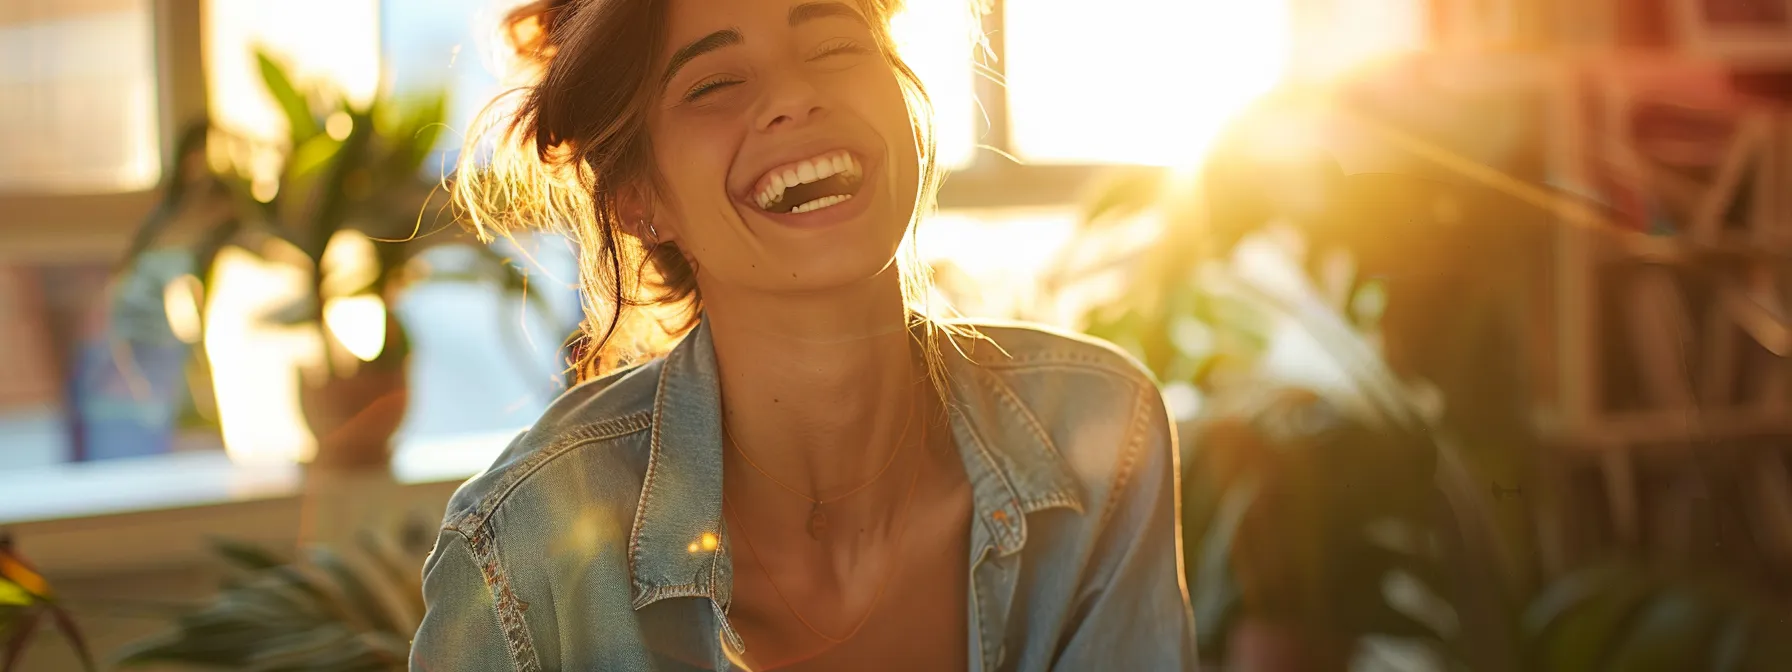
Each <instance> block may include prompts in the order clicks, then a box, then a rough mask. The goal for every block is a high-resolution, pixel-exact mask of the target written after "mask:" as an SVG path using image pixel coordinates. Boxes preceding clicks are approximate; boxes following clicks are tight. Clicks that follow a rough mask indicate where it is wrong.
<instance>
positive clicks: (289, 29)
mask: <svg viewBox="0 0 1792 672" xmlns="http://www.w3.org/2000/svg"><path fill="white" fill-rule="evenodd" d="M204 20H205V55H206V56H205V70H206V72H205V79H206V88H207V90H208V92H209V95H208V97H209V102H210V106H211V113H212V118H213V120H214V121H215V122H216V123H217V124H218V125H219V126H222V127H224V128H226V129H230V130H232V131H234V132H237V133H242V134H246V135H250V136H253V137H260V138H268V139H275V138H280V137H284V133H285V129H286V119H285V117H284V116H282V115H281V113H280V108H279V107H277V106H276V105H275V103H274V100H273V99H272V98H271V97H269V96H268V94H267V93H266V89H265V87H264V86H263V85H262V79H261V70H260V69H259V68H258V67H257V65H256V62H255V50H256V49H257V48H263V49H266V50H268V51H269V52H271V53H272V54H273V55H274V56H275V57H276V58H279V59H281V60H283V61H284V62H285V63H286V64H287V65H288V67H291V68H293V69H294V71H295V76H296V77H298V78H299V79H301V80H310V81H325V82H329V83H331V84H333V85H334V86H337V87H340V88H341V89H342V91H343V92H345V93H346V94H347V95H349V96H351V97H353V98H355V99H357V100H362V101H364V100H366V99H367V98H368V97H370V96H372V95H373V93H374V90H375V89H376V88H377V87H378V85H379V76H380V54H379V44H380V43H379V4H378V0H309V1H308V2H290V1H288V0H206V2H205V19H204Z"/></svg>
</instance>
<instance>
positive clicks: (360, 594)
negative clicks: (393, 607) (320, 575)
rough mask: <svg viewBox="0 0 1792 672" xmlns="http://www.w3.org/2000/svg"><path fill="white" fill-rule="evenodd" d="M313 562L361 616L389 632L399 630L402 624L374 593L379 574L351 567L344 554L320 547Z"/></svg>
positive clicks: (375, 626)
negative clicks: (344, 558)
mask: <svg viewBox="0 0 1792 672" xmlns="http://www.w3.org/2000/svg"><path fill="white" fill-rule="evenodd" d="M311 562H312V564H315V565H317V567H318V568H320V569H322V570H324V572H325V573H327V574H328V575H329V576H330V578H331V579H332V580H333V583H334V584H335V585H336V587H337V588H339V589H340V590H341V592H342V594H343V596H344V597H345V598H346V599H347V601H348V605H349V607H350V608H352V609H354V612H355V614H356V615H357V616H359V617H360V618H364V619H366V621H367V622H368V623H369V624H371V625H372V626H373V627H374V628H375V629H377V630H381V631H385V632H398V631H399V630H401V629H402V628H401V627H399V625H398V623H397V622H396V621H395V620H394V619H393V617H392V614H391V613H389V612H388V611H387V608H386V606H385V605H384V604H383V603H381V602H380V599H379V597H378V596H377V595H375V594H374V585H375V584H377V583H378V581H379V579H378V577H374V576H363V575H362V574H361V573H360V572H357V571H356V570H355V569H354V568H352V567H350V566H349V565H348V563H347V562H345V561H344V560H343V559H342V557H341V556H338V555H337V554H335V553H334V552H331V551H330V550H328V549H321V548H320V549H317V550H315V551H313V552H312V554H311Z"/></svg>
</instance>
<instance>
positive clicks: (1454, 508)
mask: <svg viewBox="0 0 1792 672" xmlns="http://www.w3.org/2000/svg"><path fill="white" fill-rule="evenodd" d="M1219 147H1220V150H1219V152H1218V153H1217V154H1216V157H1215V158H1214V159H1213V160H1212V161H1211V162H1210V164H1209V167H1208V169H1207V171H1206V173H1205V174H1204V175H1203V177H1202V181H1201V182H1200V183H1197V184H1189V183H1183V184H1177V183H1172V182H1168V181H1167V180H1166V175H1165V174H1163V173H1156V172H1130V173H1125V174H1122V175H1121V176H1119V177H1118V178H1117V179H1116V180H1114V181H1113V182H1112V183H1111V184H1108V185H1105V187H1104V188H1103V189H1101V190H1099V191H1098V192H1097V193H1096V195H1095V197H1094V198H1093V199H1091V201H1090V203H1091V206H1090V208H1089V210H1088V212H1087V214H1086V216H1085V219H1084V223H1083V227H1082V232H1083V234H1085V235H1089V236H1103V235H1107V232H1109V231H1112V230H1115V224H1116V223H1119V222H1131V221H1134V220H1135V219H1136V218H1135V217H1133V216H1134V215H1138V214H1141V213H1148V214H1150V215H1153V216H1155V218H1156V220H1157V221H1158V222H1160V223H1161V226H1162V228H1161V233H1160V235H1158V236H1157V237H1155V238H1154V239H1152V240H1151V241H1150V243H1149V244H1148V245H1145V246H1143V247H1142V249H1141V250H1140V251H1138V252H1137V256H1127V257H1126V260H1125V262H1124V264H1116V263H1111V262H1109V263H1102V262H1097V263H1095V264H1093V265H1090V264H1079V265H1072V264H1070V263H1069V262H1066V263H1065V264H1064V265H1063V267H1062V268H1061V269H1060V271H1059V274H1060V275H1059V277H1058V278H1057V279H1056V280H1055V281H1054V282H1056V283H1057V284H1066V283H1067V282H1070V281H1074V280H1075V279H1076V278H1079V277H1087V276H1088V275H1089V274H1091V273H1093V272H1097V271H1099V272H1108V271H1113V272H1118V273H1120V274H1121V275H1122V277H1123V278H1124V281H1123V283H1122V287H1123V289H1122V290H1121V291H1120V292H1118V293H1119V294H1120V295H1121V296H1122V297H1123V298H1122V299H1120V300H1118V301H1113V302H1109V303H1104V304H1102V305H1099V306H1097V307H1096V308H1095V309H1093V310H1092V311H1090V313H1089V314H1088V315H1087V317H1086V320H1085V322H1086V327H1085V328H1086V329H1087V330H1088V331H1089V332H1090V333H1092V334H1094V335H1098V336H1102V337H1104V338H1107V339H1109V340H1111V341H1113V342H1115V343H1118V344H1120V345H1122V346H1123V347H1126V348H1128V349H1130V350H1132V351H1133V352H1134V353H1135V354H1136V355H1137V356H1139V358H1140V359H1141V360H1142V361H1143V362H1144V363H1145V365H1146V366H1147V367H1148V368H1150V369H1151V370H1152V371H1153V372H1154V373H1155V374H1156V375H1157V376H1158V377H1159V379H1160V381H1162V382H1164V383H1166V384H1170V385H1179V386H1182V387H1183V388H1184V389H1194V390H1198V391H1199V397H1200V399H1201V403H1200V412H1199V413H1198V415H1197V416H1196V417H1193V418H1189V419H1187V420H1186V421H1184V422H1183V423H1182V426H1181V427H1180V428H1179V430H1180V431H1179V436H1180V437H1183V439H1184V443H1183V445H1182V446H1181V450H1182V451H1183V454H1184V456H1185V457H1184V470H1185V473H1184V480H1183V482H1184V484H1185V488H1186V490H1185V492H1184V498H1183V506H1184V511H1183V515H1184V546H1183V547H1184V550H1185V553H1186V557H1185V562H1186V563H1187V567H1186V571H1187V575H1188V577H1189V584H1190V591H1191V594H1192V595H1191V596H1192V598H1193V600H1194V603H1195V608H1196V624H1197V628H1198V629H1199V633H1198V634H1199V636H1200V643H1201V646H1202V649H1201V652H1202V655H1203V658H1204V661H1203V662H1204V663H1205V664H1207V665H1211V666H1214V667H1216V668H1218V667H1225V668H1226V669H1238V670H1247V671H1262V670H1296V669H1298V670H1343V669H1349V668H1350V667H1351V666H1352V664H1353V661H1355V660H1357V659H1360V658H1362V657H1364V656H1366V655H1370V654H1372V653H1373V652H1374V651H1373V650H1374V649H1377V648H1381V647H1386V646H1387V645H1389V644H1390V643H1398V644H1400V645H1402V646H1405V647H1406V648H1407V649H1408V650H1409V651H1412V650H1417V651H1421V652H1424V653H1425V654H1426V657H1427V658H1429V660H1430V661H1432V663H1433V666H1434V667H1437V668H1443V669H1473V670H1489V671H1501V672H1504V671H1507V670H1570V669H1575V670H1579V669H1626V670H1628V669H1664V670H1666V669H1676V670H1678V669H1736V670H1753V669H1789V668H1792V651H1789V650H1787V646H1786V644H1785V642H1787V641H1788V639H1789V638H1788V636H1787V635H1788V634H1792V633H1789V632H1788V631H1787V626H1786V622H1787V621H1786V619H1785V618H1784V614H1785V612H1786V607H1785V605H1784V604H1783V603H1780V602H1778V601H1776V599H1775V598H1774V597H1773V596H1772V595H1771V594H1768V593H1766V591H1763V590H1760V588H1759V587H1758V586H1755V587H1751V585H1750V584H1748V583H1746V582H1739V581H1737V580H1736V579H1735V577H1733V576H1719V577H1716V578H1714V577H1713V576H1712V572H1709V571H1700V570H1698V569H1696V568H1691V567H1685V566H1681V565H1677V564H1676V563H1673V562H1666V561H1664V559H1662V558H1657V557H1653V556H1651V555H1650V554H1648V553H1645V552H1639V551H1638V549H1631V550H1629V551H1627V552H1619V553H1617V554H1616V555H1615V557H1614V558H1613V559H1612V560H1610V561H1609V562H1589V563H1583V564H1579V565H1576V566H1574V567H1571V568H1569V569H1568V570H1566V571H1558V572H1542V573H1541V574H1542V575H1541V576H1539V574H1540V572H1539V571H1538V569H1537V567H1538V566H1540V565H1541V564H1542V563H1540V562H1537V561H1536V559H1535V557H1534V556H1535V555H1536V553H1535V552H1534V549H1533V541H1532V540H1533V539H1534V538H1535V537H1536V530H1537V529H1538V525H1539V524H1541V522H1546V521H1540V520H1538V519H1536V518H1533V517H1532V516H1536V517H1546V516H1551V515H1557V514H1558V513H1559V512H1556V511H1553V510H1551V509H1549V508H1546V507H1535V508H1533V507H1528V506H1527V507H1500V508H1496V507H1494V506H1492V503H1491V502H1490V499H1491V498H1494V497H1500V496H1502V495H1503V494H1504V490H1503V489H1501V487H1500V485H1499V484H1501V483H1505V484H1506V485H1507V488H1512V487H1514V486H1515V484H1517V483H1521V482H1526V481H1528V480H1529V478H1528V475H1529V471H1530V470H1531V469H1532V466H1533V465H1532V464H1531V462H1530V460H1532V459H1534V458H1535V457H1536V456H1537V455H1539V454H1542V453H1543V452H1544V451H1548V450H1556V449H1559V448H1556V447H1555V446H1552V445H1550V444H1549V442H1548V441H1547V439H1546V437H1545V436H1544V432H1543V431H1542V430H1540V429H1538V428H1537V427H1535V426H1534V424H1533V420H1532V418H1531V416H1530V415H1529V413H1528V411H1529V409H1530V408H1531V405H1530V402H1531V399H1529V398H1528V397H1527V393H1528V388H1527V387H1526V381H1524V380H1523V379H1522V377H1521V376H1519V375H1517V372H1521V371H1524V370H1526V366H1525V357H1526V348H1525V343H1524V342H1523V339H1522V328H1521V327H1522V325H1523V324H1524V322H1525V320H1524V316H1525V315H1527V314H1528V313H1527V311H1530V310H1534V306H1532V305H1530V304H1528V303H1527V301H1528V300H1529V299H1530V297H1534V296H1536V295H1537V290H1539V289H1540V287H1539V286H1538V285H1536V284H1534V283H1535V282H1536V280H1535V279H1534V278H1531V277H1528V274H1527V269H1526V267H1525V265H1524V264H1523V263H1514V260H1520V261H1528V260H1533V259H1538V258H1545V257H1543V256H1542V254H1541V253H1540V252H1539V251H1538V249H1537V248H1536V246H1537V245H1539V244H1540V241H1547V240H1548V234H1550V232H1551V231H1550V228H1549V226H1551V224H1549V222H1552V221H1553V220H1552V219H1551V218H1549V217H1547V216H1545V215H1546V214H1547V213H1538V212H1536V211H1535V210H1534V209H1533V210H1528V211H1527V210H1525V208H1527V207H1529V206H1524V205H1521V204H1516V203H1515V201H1516V199H1509V198H1502V197H1501V196H1500V195H1499V194H1497V193H1490V192H1491V190H1488V189H1483V188H1480V187H1476V186H1474V185H1468V184H1456V183H1451V182H1447V181H1442V180H1428V179H1418V178H1412V177H1406V176H1399V175H1349V176H1347V175H1345V174H1344V173H1343V172H1342V171H1341V170H1340V169H1339V168H1338V166H1337V164H1336V163H1335V162H1332V161H1330V160H1329V159H1328V158H1327V157H1324V156H1321V155H1317V154H1311V153H1308V154H1298V153H1297V154H1286V153H1283V154H1278V155H1276V156H1275V157H1271V158H1265V157H1263V156H1259V155H1252V154H1251V153H1250V152H1249V151H1248V149H1249V148H1245V149H1239V148H1238V147H1236V146H1229V145H1227V144H1226V143H1225V142H1224V141H1222V143H1221V144H1220V145H1219ZM1092 247H1099V246H1095V245H1079V244H1077V243H1075V242H1073V243H1072V244H1071V245H1068V246H1067V248H1070V249H1087V248H1092ZM1090 269H1094V271H1091V270H1090ZM1541 289H1546V287H1545V288H1541ZM1527 484H1529V483H1527ZM1530 485H1532V486H1533V488H1536V489H1533V490H1527V491H1525V492H1526V495H1525V496H1526V497H1527V498H1531V497H1535V498H1537V499H1539V500H1545V499H1548V496H1549V495H1551V494H1552V493H1549V492H1537V491H1536V490H1538V489H1543V488H1541V487H1538V486H1537V485H1536V484H1530ZM1719 574H1721V572H1719ZM1738 584H1740V585H1738Z"/></svg>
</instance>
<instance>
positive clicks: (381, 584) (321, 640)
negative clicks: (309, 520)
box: [116, 534, 430, 671]
mask: <svg viewBox="0 0 1792 672" xmlns="http://www.w3.org/2000/svg"><path fill="white" fill-rule="evenodd" d="M429 542H430V538H428V537H427V536H426V535H415V534H406V535H403V537H402V538H388V537H384V536H377V535H370V534H363V535H361V536H360V537H359V543H358V544H356V545H355V546H356V547H355V548H354V549H352V552H351V550H350V549H333V548H329V547H323V546H319V547H314V548H311V549H309V550H308V551H307V552H306V553H305V554H304V555H303V557H302V558H289V557H284V556H282V555H280V554H278V553H274V552H271V551H268V550H266V549H263V548H258V547H254V546H249V545H245V544H240V543H235V542H230V541H223V540H219V541H215V542H214V543H213V549H214V551H215V552H216V553H217V555H218V556H219V557H220V558H221V559H222V560H224V562H225V563H226V564H227V565H229V567H230V575H229V577H228V578H227V579H226V581H225V582H224V584H223V586H222V587H221V589H220V591H219V593H218V594H217V596H216V597H214V598H212V599H211V600H210V601H208V602H206V603H204V604H200V605H195V606H193V607H192V608H189V609H183V610H180V611H179V612H177V613H175V614H174V615H173V623H172V624H171V627H170V628H169V629H168V630H167V631H166V632H163V633H162V634H159V635H156V636H154V637H151V638H149V639H145V640H143V641H140V642H137V643H135V644H132V645H130V646H128V647H126V648H125V649H124V650H123V651H120V652H119V653H118V654H117V656H116V659H117V664H118V665H119V666H120V667H125V668H129V667H139V666H148V665H161V664H167V663H182V664H187V665H192V666H197V667H204V668H212V669H237V670H320V671H326V670H343V671H347V670H364V671H368V670H394V671H401V670H406V669H408V665H409V662H410V648H411V647H410V641H411V637H412V635H414V634H415V633H416V631H417V627H418V624H419V623H420V621H421V619H422V617H423V610H424V605H423V586H422V583H421V582H422V578H421V574H420V573H419V572H418V570H417V568H418V567H420V566H421V565H422V561H423V555H424V554H426V553H427V552H428V550H429V547H428V543H429Z"/></svg>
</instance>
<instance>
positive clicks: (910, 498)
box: [722, 426, 927, 644]
mask: <svg viewBox="0 0 1792 672" xmlns="http://www.w3.org/2000/svg"><path fill="white" fill-rule="evenodd" d="M921 440H922V441H926V440H927V428H926V427H925V426H923V427H922V428H921ZM926 466H927V461H926V460H920V461H918V462H917V463H916V464H915V474H914V476H911V477H909V481H908V494H905V495H903V497H902V508H901V510H900V511H901V512H900V514H899V517H898V519H897V520H898V521H899V522H898V523H897V527H896V547H895V548H894V549H892V550H891V551H890V553H891V555H890V557H891V561H890V567H889V569H887V570H885V571H884V577H883V579H882V580H880V581H878V584H877V592H876V593H874V594H873V595H872V596H871V606H870V607H867V608H866V609H865V614H864V615H862V616H860V617H859V620H858V623H856V624H854V625H853V626H852V629H851V630H849V631H847V633H846V634H845V635H844V636H841V637H834V636H832V635H829V634H827V633H825V632H822V631H821V630H819V629H817V628H816V627H815V625H814V624H812V623H810V622H809V619H807V618H803V612H801V611H798V610H797V608H796V605H795V604H794V603H792V602H791V601H790V598H789V597H786V596H785V595H784V589H782V588H779V587H778V582H777V581H776V580H773V579H772V573H771V570H769V569H767V568H766V567H765V563H763V562H760V561H759V549H757V548H755V547H754V546H753V539H752V537H751V536H749V535H748V534H747V526H746V522H745V521H744V520H743V519H742V518H741V517H740V515H739V514H737V513H732V511H733V510H734V505H732V504H730V503H729V502H728V494H727V493H726V492H723V493H722V508H723V510H724V512H729V514H728V517H729V518H732V519H734V526H735V527H737V528H740V540H741V542H743V543H745V544H746V546H747V556H748V557H750V558H752V559H753V565H754V566H756V567H758V568H759V573H760V574H761V575H763V576H764V577H765V583H766V585H769V586H771V587H772V593H774V594H776V595H777V596H778V601H780V602H783V603H784V608H785V609H788V610H789V611H790V615H791V616H795V617H796V620H797V622H798V623H801V624H803V627H804V628H807V629H808V630H809V632H811V633H814V634H815V636H816V637H820V638H821V639H823V640H825V641H827V642H828V643H829V644H843V643H845V642H847V641H848V640H850V639H852V638H853V637H855V636H857V635H858V634H859V631H860V630H863V629H864V628H865V624H866V623H870V622H871V616H872V615H873V614H876V613H877V606H878V605H879V604H882V603H883V599H884V591H885V590H886V589H888V588H889V587H890V581H891V580H892V579H894V578H895V577H896V570H897V569H899V568H900V567H901V566H902V562H901V561H902V539H903V537H904V536H906V535H907V534H908V524H909V523H910V522H912V521H911V520H910V516H909V514H910V513H911V511H910V506H911V505H912V504H914V501H915V488H916V486H917V485H919V484H920V483H921V469H922V468H924V467H926Z"/></svg>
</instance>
